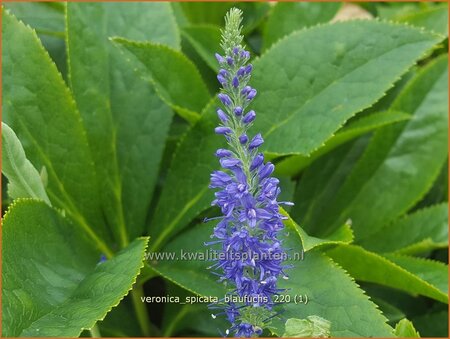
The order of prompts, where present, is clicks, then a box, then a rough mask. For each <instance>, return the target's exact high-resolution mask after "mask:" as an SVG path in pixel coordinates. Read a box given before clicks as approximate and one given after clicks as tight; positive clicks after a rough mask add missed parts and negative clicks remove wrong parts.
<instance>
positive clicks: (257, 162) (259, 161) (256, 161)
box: [250, 153, 264, 171]
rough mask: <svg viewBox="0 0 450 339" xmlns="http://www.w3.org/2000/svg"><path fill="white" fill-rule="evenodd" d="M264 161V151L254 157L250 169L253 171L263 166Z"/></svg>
mask: <svg viewBox="0 0 450 339" xmlns="http://www.w3.org/2000/svg"><path fill="white" fill-rule="evenodd" d="M263 162H264V155H263V154H262V153H258V154H257V155H256V156H255V157H254V158H253V161H252V163H251V165H250V171H253V170H254V169H256V168H258V167H259V166H261V164H262V163H263Z"/></svg>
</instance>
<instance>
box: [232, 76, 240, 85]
mask: <svg viewBox="0 0 450 339" xmlns="http://www.w3.org/2000/svg"><path fill="white" fill-rule="evenodd" d="M232 85H233V87H234V88H238V87H239V80H238V78H237V77H234V78H233V81H232Z"/></svg>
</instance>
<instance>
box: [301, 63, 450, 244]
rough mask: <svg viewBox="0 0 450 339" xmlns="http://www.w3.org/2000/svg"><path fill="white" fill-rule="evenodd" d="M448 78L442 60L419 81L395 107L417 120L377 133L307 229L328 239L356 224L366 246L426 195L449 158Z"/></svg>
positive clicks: (445, 66) (410, 87) (421, 73)
mask: <svg viewBox="0 0 450 339" xmlns="http://www.w3.org/2000/svg"><path fill="white" fill-rule="evenodd" d="M447 77H448V75H447V56H442V57H440V58H439V59H438V60H436V61H435V62H433V63H431V64H429V65H428V66H426V67H425V68H424V69H423V70H421V71H420V72H419V73H418V74H417V76H416V77H414V78H413V80H412V81H411V82H410V83H409V84H408V85H407V86H406V87H405V88H404V89H403V90H402V92H401V94H400V95H399V96H398V97H397V99H396V100H395V101H394V103H393V104H392V109H398V110H401V111H404V112H408V113H410V114H411V116H412V118H411V119H410V120H408V122H406V123H402V124H396V125H392V126H387V127H385V128H383V129H381V130H379V131H377V132H376V133H375V136H374V138H373V139H372V140H371V142H370V144H369V146H368V147H367V149H366V150H365V152H364V154H363V156H362V157H361V159H360V160H359V161H358V163H357V164H356V166H355V167H354V168H353V169H352V171H351V173H350V174H349V175H347V178H346V180H345V181H344V183H343V184H342V186H341V187H340V190H339V191H338V192H334V194H333V196H332V197H331V199H329V200H328V201H327V202H326V204H325V205H322V206H325V209H321V210H319V209H315V211H314V218H309V219H308V220H304V221H303V223H304V224H307V225H308V226H309V227H311V228H314V229H315V230H317V232H319V233H320V232H322V233H324V232H326V231H327V230H328V231H329V230H331V229H333V228H334V227H338V226H339V225H341V223H342V222H343V221H345V220H347V219H348V218H351V219H352V221H353V224H352V226H353V230H354V231H355V236H356V239H357V240H362V239H364V238H368V237H369V236H370V235H372V234H374V233H376V232H377V231H378V230H379V229H380V228H381V227H383V226H384V225H385V224H386V223H388V222H390V221H392V220H393V219H396V218H397V217H399V216H400V215H402V214H404V213H405V212H406V211H407V210H408V209H409V208H411V207H413V206H414V205H415V204H416V203H417V202H418V201H419V200H420V199H421V198H422V197H423V196H424V195H425V193H426V192H427V190H428V189H429V188H430V187H431V185H432V184H433V182H434V180H435V179H436V177H437V176H438V174H439V171H440V169H441V167H442V165H443V164H444V162H445V159H446V158H447V139H448V138H447V121H448V117H447V97H448V96H447V95H448V86H447V79H448V78H447ZM380 192H383V198H382V199H380ZM312 208H313V209H314V208H315V207H314V206H312ZM312 213H313V212H310V214H312Z"/></svg>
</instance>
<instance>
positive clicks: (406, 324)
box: [394, 319, 420, 338]
mask: <svg viewBox="0 0 450 339" xmlns="http://www.w3.org/2000/svg"><path fill="white" fill-rule="evenodd" d="M394 334H395V335H396V336H397V337H399V338H420V334H419V332H417V331H416V329H415V328H414V325H413V323H412V322H410V321H409V320H408V319H402V320H400V321H399V322H398V323H397V325H395V329H394Z"/></svg>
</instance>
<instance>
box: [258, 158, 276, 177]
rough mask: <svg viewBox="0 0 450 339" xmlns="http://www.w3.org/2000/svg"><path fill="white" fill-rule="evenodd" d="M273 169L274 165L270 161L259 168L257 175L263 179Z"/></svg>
mask: <svg viewBox="0 0 450 339" xmlns="http://www.w3.org/2000/svg"><path fill="white" fill-rule="evenodd" d="M274 169H275V166H274V165H273V164H272V163H271V162H268V163H267V164H265V165H264V167H262V168H261V169H260V170H259V173H258V175H259V180H262V179H264V178H267V177H268V176H269V175H271V174H272V172H273V171H274Z"/></svg>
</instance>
